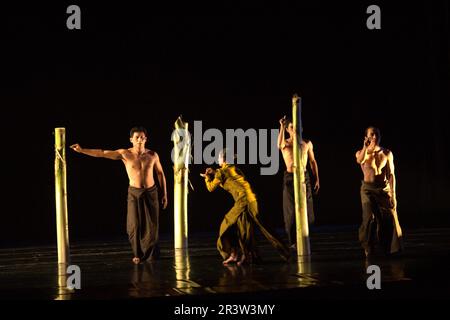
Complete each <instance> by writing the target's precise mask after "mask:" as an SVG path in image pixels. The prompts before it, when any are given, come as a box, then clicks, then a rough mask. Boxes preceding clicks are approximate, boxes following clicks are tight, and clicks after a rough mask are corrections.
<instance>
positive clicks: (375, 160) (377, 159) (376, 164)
mask: <svg viewBox="0 0 450 320" xmlns="http://www.w3.org/2000/svg"><path fill="white" fill-rule="evenodd" d="M387 160H388V159H387V156H386V155H385V154H384V153H383V152H373V153H371V154H368V156H367V160H366V161H365V163H364V165H363V167H364V168H367V169H369V168H370V169H374V170H375V172H376V173H377V174H381V171H382V170H383V168H385V167H386V164H387Z"/></svg>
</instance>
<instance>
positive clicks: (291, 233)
mask: <svg viewBox="0 0 450 320" xmlns="http://www.w3.org/2000/svg"><path fill="white" fill-rule="evenodd" d="M283 180H284V181H283V213H284V227H285V230H286V234H287V237H288V242H289V245H290V246H291V245H293V244H295V243H297V237H296V234H295V233H296V225H295V196H294V174H293V173H292V172H287V171H285V172H284V179H283ZM305 184H306V206H307V207H306V210H307V212H308V222H309V223H310V224H312V223H314V207H313V195H312V188H311V179H310V177H309V173H308V171H305Z"/></svg>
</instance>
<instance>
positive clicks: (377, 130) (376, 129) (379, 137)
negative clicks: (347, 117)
mask: <svg viewBox="0 0 450 320" xmlns="http://www.w3.org/2000/svg"><path fill="white" fill-rule="evenodd" d="M369 129H372V130H373V131H375V134H376V136H377V143H378V144H380V142H381V132H380V129H378V128H377V127H374V126H369V127H367V128H366V131H364V135H366V136H367V131H369Z"/></svg>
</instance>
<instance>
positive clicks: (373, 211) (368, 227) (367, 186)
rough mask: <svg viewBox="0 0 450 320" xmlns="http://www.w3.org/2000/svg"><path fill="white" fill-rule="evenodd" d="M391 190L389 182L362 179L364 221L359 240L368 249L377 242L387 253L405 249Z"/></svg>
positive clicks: (360, 228)
mask: <svg viewBox="0 0 450 320" xmlns="http://www.w3.org/2000/svg"><path fill="white" fill-rule="evenodd" d="M389 191H390V186H389V184H388V183H387V182H385V183H381V184H377V183H369V182H364V181H361V204H362V223H361V226H360V227H359V241H360V242H361V245H362V247H363V248H364V249H366V250H368V251H371V250H372V249H373V248H374V246H375V245H376V244H379V245H380V246H381V248H382V249H383V250H384V252H385V253H386V254H392V253H396V252H399V251H402V249H403V241H402V230H401V228H400V224H399V222H398V217H397V212H396V211H395V209H394V206H393V203H392V200H391V197H390V196H389Z"/></svg>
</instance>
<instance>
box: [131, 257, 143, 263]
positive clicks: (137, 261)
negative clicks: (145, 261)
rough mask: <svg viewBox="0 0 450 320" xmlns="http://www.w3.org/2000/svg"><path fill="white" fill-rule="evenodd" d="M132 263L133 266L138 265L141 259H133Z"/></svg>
mask: <svg viewBox="0 0 450 320" xmlns="http://www.w3.org/2000/svg"><path fill="white" fill-rule="evenodd" d="M132 261H133V263H134V264H139V263H140V262H141V259H139V258H138V257H134V258H133V260H132Z"/></svg>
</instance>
